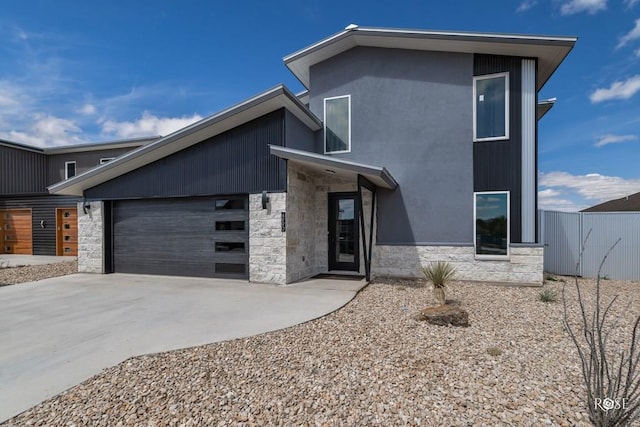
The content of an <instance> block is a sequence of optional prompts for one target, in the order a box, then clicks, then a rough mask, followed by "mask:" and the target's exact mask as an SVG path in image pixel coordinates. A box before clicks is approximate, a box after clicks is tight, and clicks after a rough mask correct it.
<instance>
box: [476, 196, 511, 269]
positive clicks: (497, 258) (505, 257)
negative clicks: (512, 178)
mask: <svg viewBox="0 0 640 427" xmlns="http://www.w3.org/2000/svg"><path fill="white" fill-rule="evenodd" d="M480 194H481V195H486V194H506V195H507V254H506V255H486V254H478V252H477V251H478V248H477V246H476V244H477V243H478V242H477V240H476V231H477V230H476V229H477V208H478V205H477V203H476V201H477V199H476V197H477V196H478V195H480ZM473 254H474V256H475V259H478V260H495V261H505V260H509V259H510V258H511V192H510V191H474V192H473Z"/></svg>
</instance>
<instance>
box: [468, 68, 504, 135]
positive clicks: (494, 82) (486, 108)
mask: <svg viewBox="0 0 640 427" xmlns="http://www.w3.org/2000/svg"><path fill="white" fill-rule="evenodd" d="M473 98H474V100H473V140H474V141H490V140H499V139H509V73H500V74H489V75H486V76H476V77H474V78H473Z"/></svg>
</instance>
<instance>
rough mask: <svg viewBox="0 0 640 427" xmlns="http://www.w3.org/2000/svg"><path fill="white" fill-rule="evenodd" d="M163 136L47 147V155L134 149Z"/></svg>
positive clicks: (45, 149)
mask: <svg viewBox="0 0 640 427" xmlns="http://www.w3.org/2000/svg"><path fill="white" fill-rule="evenodd" d="M160 138H162V137H161V136H151V137H145V138H135V139H126V140H119V141H109V142H97V143H88V144H76V145H65V146H60V147H46V148H44V149H43V150H44V153H45V154H65V153H81V152H85V151H100V150H113V149H118V148H134V147H140V146H142V145H146V144H149V143H151V142H154V141H157V140H159V139H160Z"/></svg>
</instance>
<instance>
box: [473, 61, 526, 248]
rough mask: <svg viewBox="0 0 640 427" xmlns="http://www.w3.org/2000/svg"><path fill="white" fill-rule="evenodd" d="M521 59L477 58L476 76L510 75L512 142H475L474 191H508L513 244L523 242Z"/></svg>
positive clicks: (474, 68)
mask: <svg viewBox="0 0 640 427" xmlns="http://www.w3.org/2000/svg"><path fill="white" fill-rule="evenodd" d="M521 69H522V58H520V57H511V56H495V55H474V64H473V72H474V76H480V75H484V74H494V73H502V72H509V140H507V141H483V142H474V143H473V186H474V191H509V192H510V197H511V212H510V220H511V242H512V243H520V242H522V220H521V212H522V211H521V209H522V197H521V194H522V100H521V87H522V83H521V82H522V71H521Z"/></svg>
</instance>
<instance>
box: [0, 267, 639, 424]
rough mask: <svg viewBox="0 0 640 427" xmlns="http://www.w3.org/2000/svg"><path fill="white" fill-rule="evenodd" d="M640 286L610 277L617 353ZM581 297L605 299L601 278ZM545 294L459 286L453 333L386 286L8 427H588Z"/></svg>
mask: <svg viewBox="0 0 640 427" xmlns="http://www.w3.org/2000/svg"><path fill="white" fill-rule="evenodd" d="M566 280H572V279H570V278H567V279H566ZM561 286H562V282H548V283H547V284H546V285H545V287H548V288H552V289H556V290H558V291H560V289H561ZM639 287H640V283H637V282H635V283H634V282H615V281H603V299H604V300H607V299H608V298H611V297H612V296H613V295H618V294H619V295H620V301H619V304H617V305H616V310H615V311H616V313H619V314H620V315H621V316H622V318H621V320H620V324H619V326H618V328H617V329H616V331H615V334H614V337H613V338H612V339H613V340H614V341H613V342H614V343H615V340H622V339H623V338H622V337H624V336H625V333H626V332H629V330H630V323H631V321H632V318H633V317H634V315H638V314H639V313H640V292H638V289H639ZM581 289H582V290H583V291H584V293H585V294H586V295H587V299H588V301H593V298H592V295H593V289H594V281H593V280H581ZM540 291H541V289H540V288H518V287H504V286H496V285H493V286H492V285H487V284H478V283H463V282H456V283H453V284H452V285H451V286H450V288H449V291H448V293H447V299H453V300H455V301H456V302H457V303H459V304H460V305H461V306H462V307H463V308H465V309H466V310H467V311H468V312H469V320H470V323H471V326H469V327H468V328H453V327H442V326H433V325H429V324H426V323H422V322H418V321H416V320H414V319H413V318H412V316H413V315H414V314H416V313H417V312H418V311H419V310H420V309H421V308H424V307H425V306H426V305H429V304H431V303H432V300H431V290H430V288H429V287H424V286H420V285H419V284H418V283H416V282H409V281H393V282H392V281H388V282H387V283H374V284H371V285H370V286H368V287H367V288H365V289H364V290H363V291H362V292H360V294H359V295H358V296H357V297H356V298H355V299H354V300H353V301H352V302H351V303H349V304H348V305H347V306H345V307H344V308H342V309H341V310H338V311H337V312H335V313H332V314H330V315H328V316H326V317H324V318H321V319H318V320H315V321H312V322H308V323H305V324H302V325H298V326H295V327H292V328H288V329H284V330H281V331H277V332H273V333H268V334H263V335H259V336H255V337H251V338H247V339H239V340H234V341H227V342H222V343H217V344H210V345H206V346H201V347H195V348H189V349H185V350H179V351H173V352H168V353H161V354H153V355H146V356H141V357H136V358H132V359H129V360H127V361H125V362H123V363H121V364H119V365H117V366H114V367H112V368H109V369H106V370H104V371H103V372H102V373H101V374H99V375H97V376H95V377H93V378H91V379H89V380H87V381H85V382H84V383H82V384H80V385H78V386H76V387H74V388H72V389H70V390H68V391H66V392H65V393H62V394H60V395H58V396H56V397H54V398H52V399H49V400H47V401H45V402H43V403H41V404H39V405H38V406H36V407H34V408H32V409H31V410H29V411H26V412H25V413H23V414H21V415H19V416H18V417H16V418H14V419H12V420H9V421H8V422H7V423H6V424H5V425H56V426H71V425H104V426H120V425H145V426H160V425H172V426H173V425H175V426H177V425H181V426H190V425H194V426H195V425H207V426H215V425H219V426H224V425H327V426H334V425H383V426H388V425H427V426H445V425H446V426H482V425H487V426H495V425H517V426H539V425H561V426H574V425H577V426H580V425H589V423H588V419H587V414H586V408H585V406H584V404H583V403H582V400H581V399H582V396H583V393H584V389H583V386H582V377H581V372H580V369H579V365H578V358H577V352H576V351H575V349H574V346H573V344H572V343H571V341H570V339H569V338H568V336H567V334H566V333H565V332H564V330H563V326H562V311H563V310H562V303H561V299H560V298H559V299H558V302H555V303H543V302H540V301H538V294H539V293H540ZM567 291H568V293H567V298H568V301H569V306H570V317H571V318H572V319H574V320H576V319H577V317H576V316H577V315H578V311H577V309H578V307H577V305H576V304H575V295H576V293H575V290H574V288H573V287H568V288H567ZM614 314H615V313H614ZM572 322H573V321H572Z"/></svg>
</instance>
